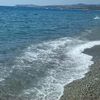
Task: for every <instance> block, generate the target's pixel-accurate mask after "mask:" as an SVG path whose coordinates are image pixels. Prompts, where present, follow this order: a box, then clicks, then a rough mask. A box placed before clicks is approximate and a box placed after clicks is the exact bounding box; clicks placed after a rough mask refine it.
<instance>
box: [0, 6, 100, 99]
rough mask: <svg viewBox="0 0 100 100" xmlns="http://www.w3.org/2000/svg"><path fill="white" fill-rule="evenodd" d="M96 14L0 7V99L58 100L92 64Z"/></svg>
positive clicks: (98, 17)
mask: <svg viewBox="0 0 100 100" xmlns="http://www.w3.org/2000/svg"><path fill="white" fill-rule="evenodd" d="M99 27H100V11H92V10H87V11H84V10H49V9H48V10H47V9H35V8H21V7H19V8H18V7H0V99H1V100H2V99H3V98H5V100H7V98H10V100H14V99H13V98H17V99H18V100H20V99H21V100H58V99H59V98H60V96H61V95H62V93H63V87H64V85H66V84H68V83H70V82H72V81H73V80H76V79H79V78H82V77H84V74H85V73H86V72H87V71H88V70H89V68H88V66H89V65H91V64H92V63H93V62H92V61H91V59H92V57H91V56H89V55H86V54H83V53H82V52H83V51H84V49H86V48H91V47H93V46H94V45H99V44H100V41H99V40H100V34H99V32H100V29H99Z"/></svg>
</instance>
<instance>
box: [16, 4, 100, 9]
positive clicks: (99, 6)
mask: <svg viewBox="0 0 100 100" xmlns="http://www.w3.org/2000/svg"><path fill="white" fill-rule="evenodd" d="M16 7H35V8H44V9H60V10H67V9H76V10H100V4H81V3H80V4H73V5H47V6H38V5H33V4H28V5H23V4H22V5H16Z"/></svg>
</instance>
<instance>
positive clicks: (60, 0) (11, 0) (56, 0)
mask: <svg viewBox="0 0 100 100" xmlns="http://www.w3.org/2000/svg"><path fill="white" fill-rule="evenodd" d="M73 3H89V4H98V3H99V4H100V0H0V5H16V4H36V5H53V4H73Z"/></svg>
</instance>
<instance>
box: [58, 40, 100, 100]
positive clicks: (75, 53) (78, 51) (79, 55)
mask: <svg viewBox="0 0 100 100" xmlns="http://www.w3.org/2000/svg"><path fill="white" fill-rule="evenodd" d="M99 45H100V41H91V42H87V43H85V44H82V45H78V46H77V47H75V48H71V50H70V51H69V52H68V55H69V56H71V57H72V59H73V60H74V61H76V62H77V63H81V61H82V62H83V63H84V65H82V67H84V68H85V71H84V72H83V73H82V74H81V76H80V77H78V78H76V79H74V78H72V79H71V80H70V81H69V82H68V83H67V84H69V83H71V82H73V81H74V80H77V79H81V78H83V77H85V74H86V73H87V72H88V71H89V66H91V65H92V64H94V62H93V61H92V58H93V56H91V55H88V54H85V53H83V52H84V50H86V49H90V48H92V47H94V46H99ZM83 58H84V59H83ZM82 59H83V60H82ZM85 61H86V62H85ZM81 64H82V63H81ZM67 84H64V85H63V87H64V86H65V85H67ZM63 91H64V88H63ZM62 95H63V92H62V93H61V95H60V96H59V99H58V100H60V98H61V96H62Z"/></svg>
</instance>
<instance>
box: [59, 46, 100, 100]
mask: <svg viewBox="0 0 100 100" xmlns="http://www.w3.org/2000/svg"><path fill="white" fill-rule="evenodd" d="M99 51H100V46H94V47H92V48H89V49H85V50H84V52H83V53H85V54H88V55H91V56H93V59H92V61H94V64H92V65H91V66H90V67H89V69H90V70H89V72H88V73H86V74H85V77H84V78H82V79H78V80H75V81H73V82H71V83H70V84H68V85H66V86H65V87H64V93H63V95H62V96H61V98H60V100H100V88H99V87H100V85H99V84H100V52H99Z"/></svg>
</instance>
